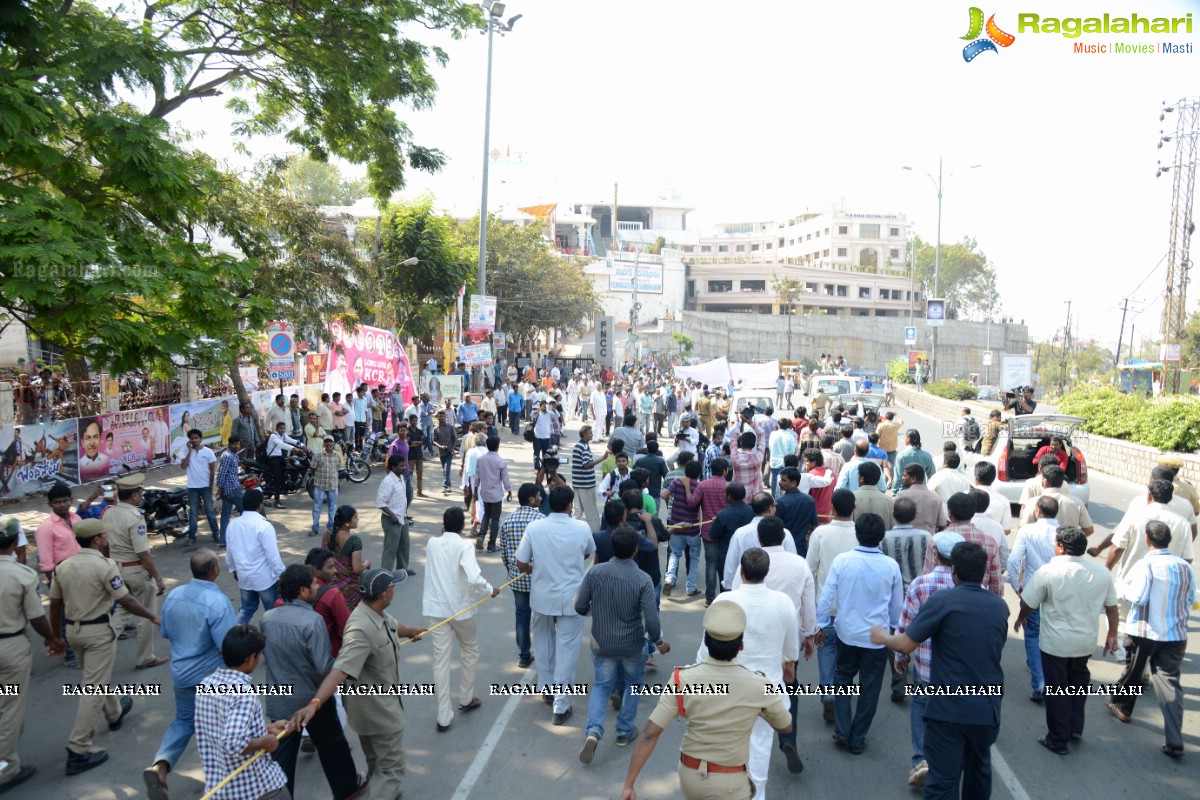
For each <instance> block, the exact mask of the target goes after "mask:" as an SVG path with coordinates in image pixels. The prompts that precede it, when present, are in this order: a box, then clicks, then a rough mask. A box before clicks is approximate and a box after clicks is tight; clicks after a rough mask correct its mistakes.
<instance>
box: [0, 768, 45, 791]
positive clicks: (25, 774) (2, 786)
mask: <svg viewBox="0 0 1200 800" xmlns="http://www.w3.org/2000/svg"><path fill="white" fill-rule="evenodd" d="M35 774H37V767H35V766H33V765H32V764H26V765H24V766H22V767H21V768H20V769H19V770H17V774H16V775H13V776H12V777H11V778H9V779H8V780H6V781H5V782H4V783H0V794H4V793H5V792H7V791H8V790H9V789H12V788H15V787H17V786H20V785H21V784H22V783H24V782H25V781H27V780H29V779H30V778H32V777H33V776H34V775H35Z"/></svg>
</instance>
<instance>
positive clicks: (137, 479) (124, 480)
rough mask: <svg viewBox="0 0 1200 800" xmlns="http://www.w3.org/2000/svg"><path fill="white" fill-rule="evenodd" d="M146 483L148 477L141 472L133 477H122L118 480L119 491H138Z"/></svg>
mask: <svg viewBox="0 0 1200 800" xmlns="http://www.w3.org/2000/svg"><path fill="white" fill-rule="evenodd" d="M145 482H146V476H145V475H143V474H142V473H140V472H135V473H134V474H132V475H122V476H121V477H119V478H117V488H118V489H138V488H140V487H141V485H142V484H143V483H145Z"/></svg>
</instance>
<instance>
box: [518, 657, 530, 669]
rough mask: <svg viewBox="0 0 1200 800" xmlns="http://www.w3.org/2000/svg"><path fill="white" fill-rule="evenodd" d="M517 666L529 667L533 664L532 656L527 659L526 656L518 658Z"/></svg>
mask: <svg viewBox="0 0 1200 800" xmlns="http://www.w3.org/2000/svg"><path fill="white" fill-rule="evenodd" d="M517 666H518V667H520V668H521V669H529V668H530V667H531V666H533V656H530V657H529V658H527V659H526V658H522V659H518V660H517Z"/></svg>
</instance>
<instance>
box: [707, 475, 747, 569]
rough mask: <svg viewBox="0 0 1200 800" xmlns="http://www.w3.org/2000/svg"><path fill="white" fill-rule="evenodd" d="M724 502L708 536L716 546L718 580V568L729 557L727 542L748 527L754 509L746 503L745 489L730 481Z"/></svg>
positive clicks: (738, 482)
mask: <svg viewBox="0 0 1200 800" xmlns="http://www.w3.org/2000/svg"><path fill="white" fill-rule="evenodd" d="M725 500H726V502H727V503H728V505H727V506H725V508H724V509H723V510H722V511H721V512H720V513H718V514H717V517H716V519H714V520H713V524H712V532H711V534H710V536H711V538H712V541H714V542H716V544H717V561H716V563H717V564H718V578H719V576H720V568H719V567H720V565H722V564H724V563H725V558H726V556H728V555H729V540H730V539H731V538H732V537H733V534H734V533H736V532H737V529H738V528H740V527H742V526H743V525H749V524H750V520H752V519H754V509H752V508H751V507H750V506H749V505H748V504H747V503H746V487H745V486H743V485H742V483H741V482H740V481H730V482H729V483H727V484H726V485H725ZM723 590H724V589H723V587H722V589H721V591H723Z"/></svg>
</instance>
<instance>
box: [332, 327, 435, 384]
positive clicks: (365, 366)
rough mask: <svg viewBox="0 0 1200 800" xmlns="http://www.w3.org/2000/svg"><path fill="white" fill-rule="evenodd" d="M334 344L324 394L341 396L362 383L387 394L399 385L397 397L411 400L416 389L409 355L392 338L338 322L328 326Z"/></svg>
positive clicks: (375, 329)
mask: <svg viewBox="0 0 1200 800" xmlns="http://www.w3.org/2000/svg"><path fill="white" fill-rule="evenodd" d="M329 333H330V336H331V338H332V341H333V344H332V345H331V346H330V349H329V364H328V367H327V370H326V374H325V391H326V392H329V393H330V394H331V395H332V394H333V393H334V392H341V393H342V395H343V396H345V395H347V394H350V393H352V392H353V391H354V387H355V386H358V385H359V384H361V383H365V384H367V385H368V386H371V387H374V386H377V385H378V384H381V383H382V384H383V385H384V386H385V387H387V388H388V389H389V390H390V389H391V388H392V387H393V386H394V385H395V384H400V393H401V394H402V395H404V396H405V397H411V396H412V394H413V392H414V391H416V387H415V386H414V385H413V382H412V367H411V366H410V365H409V363H408V354H407V353H405V352H404V348H403V347H402V346H401V345H400V343H399V342H398V341H397V340H396V336H395V334H393V333H392V332H391V331H386V330H383V329H381V328H372V327H370V326H367V325H359V326H357V327H354V328H351V327H347V326H346V325H344V324H343V323H342V322H341V320H334V321H333V322H331V323H330V324H329Z"/></svg>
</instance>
